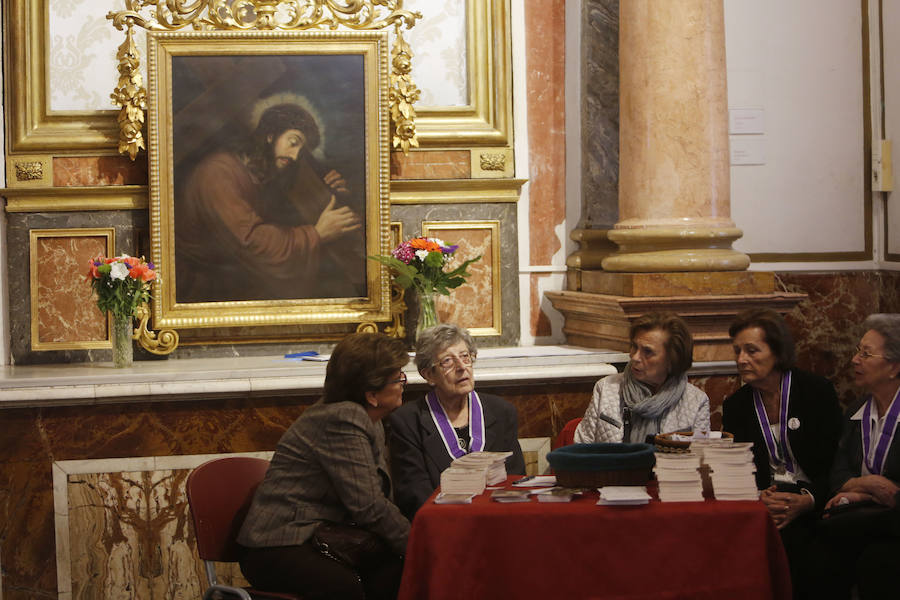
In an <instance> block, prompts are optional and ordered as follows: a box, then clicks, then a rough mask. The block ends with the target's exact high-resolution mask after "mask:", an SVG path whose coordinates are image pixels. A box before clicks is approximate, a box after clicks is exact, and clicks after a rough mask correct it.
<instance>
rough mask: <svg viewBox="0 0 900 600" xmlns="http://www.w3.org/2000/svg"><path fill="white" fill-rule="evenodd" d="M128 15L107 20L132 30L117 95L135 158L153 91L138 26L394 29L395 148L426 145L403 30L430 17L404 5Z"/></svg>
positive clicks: (186, 6) (123, 132) (159, 2)
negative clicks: (145, 77) (147, 84)
mask: <svg viewBox="0 0 900 600" xmlns="http://www.w3.org/2000/svg"><path fill="white" fill-rule="evenodd" d="M125 6H126V9H125V10H120V11H117V12H109V13H107V15H106V18H107V19H110V20H111V21H112V22H113V25H115V27H116V29H118V30H120V31H121V30H122V29H123V28H124V29H126V39H125V42H124V43H123V44H122V45H121V46H120V47H119V51H118V53H117V58H118V60H119V66H118V67H117V68H118V71H119V83H118V85H117V87H116V90H115V92H114V93H113V94H112V99H113V102H114V103H115V104H116V105H117V106H121V107H122V109H121V111H120V112H119V117H118V122H119V152H121V153H122V154H126V153H127V154H128V155H129V156H130V157H131V160H134V158H135V156H137V153H138V150H140V149H141V148H144V147H145V145H144V138H143V133H142V131H141V128H142V126H143V122H144V113H143V111H144V110H145V108H146V95H147V92H146V89H145V88H144V86H143V82H142V81H141V76H140V73H139V72H138V70H137V69H138V66H139V64H140V52H139V50H138V49H137V46H136V45H135V44H134V41H133V36H132V28H133V27H134V26H138V27H142V28H144V29H147V30H150V31H166V30H167V31H175V30H178V29H183V28H185V27H188V26H190V27H191V28H192V29H194V30H195V31H211V30H243V29H258V30H270V29H280V30H296V31H302V30H310V29H337V28H338V27H346V28H349V29H355V30H378V29H386V28H388V27H394V32H395V35H396V39H395V41H394V47H393V50H392V51H391V55H392V60H391V65H392V69H391V88H390V105H391V119H392V120H393V123H394V129H393V135H392V138H393V139H392V145H393V147H394V148H400V149H401V150H403V152H404V153H408V152H409V148H410V146H413V147H418V145H419V142H418V139H417V137H416V125H415V116H416V111H415V108H413V103H415V101H416V100H418V98H419V94H420V91H419V88H417V87H416V85H415V84H414V83H413V82H412V77H411V72H412V67H411V62H410V59H411V57H412V51H411V50H410V47H409V44H407V43H406V40H404V39H403V35H402V33H401V29H402V28H403V27H405V28H406V29H410V28H412V27H413V25H415V23H416V20H417V19H421V18H422V14H421V13H419V12H416V11H409V10H404V8H403V0H344V1H343V2H339V1H337V0H125Z"/></svg>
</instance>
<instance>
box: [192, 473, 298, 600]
mask: <svg viewBox="0 0 900 600" xmlns="http://www.w3.org/2000/svg"><path fill="white" fill-rule="evenodd" d="M268 468H269V461H267V460H265V459H263V458H251V457H248V456H231V457H226V458H215V459H213V460H210V461H208V462H205V463H203V464H202V465H200V466H199V467H197V468H196V469H194V470H193V471H191V474H190V475H189V476H188V480H187V485H186V489H187V497H188V505H190V507H191V516H192V517H193V521H194V532H195V534H196V536H197V554H199V555H200V558H201V559H202V560H203V562H204V566H205V567H206V578H207V579H209V587H208V588H207V589H206V592H205V593H204V594H203V600H213V599H219V598H222V599H225V598H239V599H240V600H276V599H277V600H300V596H297V595H296V594H281V593H277V592H262V591H259V590H254V589H253V588H238V587H233V586H230V585H223V584H220V583H218V581H217V579H216V566H215V562H237V560H238V557H239V555H238V551H239V546H238V544H237V542H236V541H235V540H236V538H237V535H238V532H239V531H240V530H241V525H242V524H243V522H244V517H246V516H247V510H248V509H249V508H250V502H251V500H253V493H254V492H255V491H256V488H257V486H258V485H259V483H260V482H261V481H262V480H263V477H265V475H266V470H267V469H268Z"/></svg>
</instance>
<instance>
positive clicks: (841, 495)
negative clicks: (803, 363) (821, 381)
mask: <svg viewBox="0 0 900 600" xmlns="http://www.w3.org/2000/svg"><path fill="white" fill-rule="evenodd" d="M863 328H864V330H865V334H864V335H863V336H862V339H861V340H860V342H859V346H857V348H856V353H855V354H854V355H853V359H852V360H851V364H852V366H853V380H854V383H855V384H856V385H858V386H859V387H861V388H863V389H864V390H865V391H866V392H867V394H866V396H865V397H864V398H863V399H862V400H861V401H860V402H858V403H857V404H855V405H854V406H851V407H850V409H849V410H848V411H847V415H848V416H847V418H846V420H845V422H844V433H843V436H842V437H841V442H840V446H839V447H838V451H837V456H836V457H835V462H834V468H833V470H832V473H831V483H832V485H833V489H835V490H837V491H836V493H835V494H834V496H833V497H832V498H831V499H830V500H829V501H828V504H827V505H826V508H827V509H830V511H835V512H837V511H838V510H842V511H843V512H845V513H846V515H841V516H838V515H837V514H835V515H833V516H829V519H835V520H842V519H846V518H848V517H849V518H850V519H851V520H852V522H853V527H852V531H851V532H850V533H851V534H852V539H841V537H835V536H834V535H828V531H829V524H828V523H826V522H823V524H822V525H823V536H822V539H821V540H820V542H821V544H822V545H823V547H822V548H819V549H818V550H819V551H818V552H817V556H818V559H819V561H820V566H821V571H820V572H819V573H817V574H816V575H817V577H816V578H815V579H816V580H817V581H819V582H821V585H822V593H827V594H828V597H829V598H849V597H850V590H851V587H852V586H853V585H854V584H855V585H856V588H857V593H858V595H859V597H860V598H863V599H866V598H889V597H896V596H897V594H898V589H900V587H898V585H897V576H896V569H897V567H898V565H900V433H898V420H900V314H874V315H870V316H869V317H868V318H867V319H866V321H865V323H864V324H863ZM844 507H846V509H845V508H844ZM857 507H859V508H860V509H861V510H860V509H857ZM857 515H858V516H857ZM831 529H832V530H833V528H831Z"/></svg>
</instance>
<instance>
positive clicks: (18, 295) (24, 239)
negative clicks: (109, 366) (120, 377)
mask: <svg viewBox="0 0 900 600" xmlns="http://www.w3.org/2000/svg"><path fill="white" fill-rule="evenodd" d="M6 217H7V225H6V234H7V244H6V254H7V275H8V277H7V285H8V288H9V313H8V314H9V331H10V343H9V348H10V354H11V356H12V362H13V363H14V364H35V363H70V362H86V361H110V360H112V355H111V350H107V349H87V350H46V351H44V350H40V351H34V350H32V348H31V346H32V343H31V281H30V273H29V269H27V268H23V265H28V264H29V258H30V257H29V252H30V232H31V230H32V229H89V228H109V227H113V228H114V229H115V231H116V248H115V252H116V254H134V255H140V254H144V255H147V256H149V254H150V252H149V247H148V245H149V244H148V240H149V235H148V232H149V227H148V215H147V212H146V211H108V212H107V211H85V212H53V213H9V214H7V215H6ZM81 244H82V242H78V243H77V244H76V245H73V246H72V248H71V251H72V253H73V258H72V260H74V261H75V262H74V263H72V264H73V267H72V269H71V270H65V271H62V270H58V266H54V265H52V264H47V262H48V261H44V262H42V267H43V266H49V267H50V268H51V269H54V270H55V272H57V273H58V276H59V280H58V281H56V282H54V283H53V285H47V286H46V288H45V291H46V292H47V293H46V294H43V293H41V297H40V301H41V304H42V306H43V307H44V308H45V310H46V311H50V310H51V308H50V307H56V308H54V309H53V310H57V309H61V307H65V306H66V304H67V303H71V302H72V295H71V291H72V290H76V289H81V290H82V291H81V292H79V293H81V294H84V293H87V294H90V285H89V284H88V283H87V281H86V280H85V279H84V273H85V272H86V269H85V268H84V265H85V264H86V262H87V259H86V258H85V259H84V262H80V261H81V260H82V259H83V258H84V257H83V256H82V255H81V253H82V252H87V249H86V248H83V247H82V246H81ZM56 250H59V251H62V249H54V251H56ZM48 251H49V248H48ZM104 251H105V249H104ZM76 254H77V255H78V256H74V255H76ZM49 256H51V257H52V260H56V259H58V258H59V257H58V256H56V255H49ZM67 260H68V259H67ZM39 271H40V269H39ZM90 304H92V301H91V302H86V303H85V305H84V306H81V307H77V308H72V311H73V312H72V316H73V318H75V319H76V322H75V323H73V324H60V325H59V327H58V331H57V332H56V333H54V334H52V335H60V336H62V337H64V338H73V337H74V338H75V339H84V337H83V335H84V333H83V331H84V330H85V329H87V330H88V331H90V332H92V333H91V334H90V335H92V336H93V335H96V331H97V330H98V329H97V328H99V327H104V328H105V327H106V322H105V320H104V319H103V318H102V316H100V313H99V312H96V310H95V317H96V318H97V319H99V324H98V323H94V322H92V320H91V318H90V316H89V311H88V314H86V313H85V311H87V310H88V308H89V305H90ZM65 310H68V309H65ZM46 324H49V319H48V320H47V321H46ZM77 328H80V329H81V330H82V331H81V332H79V331H76V329H77Z"/></svg>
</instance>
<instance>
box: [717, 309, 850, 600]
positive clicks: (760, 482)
mask: <svg viewBox="0 0 900 600" xmlns="http://www.w3.org/2000/svg"><path fill="white" fill-rule="evenodd" d="M728 334H729V335H730V336H731V343H732V346H733V348H734V359H735V362H736V364H737V369H738V374H739V375H740V376H741V380H742V381H743V382H744V385H743V386H742V387H741V388H740V389H739V390H738V391H737V392H735V393H734V394H732V395H731V396H729V397H728V398H726V399H725V402H724V403H723V405H722V429H724V430H725V431H728V432H731V433H733V434H734V439H735V441H737V442H753V462H754V463H755V465H756V487H757V488H758V489H760V490H763V492H762V494H761V495H760V499H761V500H762V501H763V503H764V504H765V505H766V508H768V510H769V514H771V515H772V519H773V520H774V521H775V524H776V526H777V527H778V528H779V529H781V539H782V542H784V546H785V549H786V551H787V554H788V559H789V561H790V566H791V574H792V577H793V579H794V580H795V582H796V581H799V580H800V578H801V573H800V570H801V569H802V568H803V565H802V556H803V555H804V554H805V552H806V547H807V545H808V543H809V540H810V536H811V535H812V529H813V526H814V525H815V517H816V516H817V515H818V511H820V510H821V509H822V507H823V506H824V504H825V501H826V500H827V498H828V489H829V487H828V473H829V470H830V469H831V463H832V460H833V459H834V453H835V450H836V449H837V443H838V438H839V437H840V432H841V412H840V407H839V406H838V399H837V393H836V392H835V390H834V386H833V385H832V384H831V383H830V382H829V381H828V380H826V379H824V378H823V377H819V376H818V375H814V374H812V373H808V372H806V371H801V370H800V369H797V368H795V367H794V362H795V360H796V355H795V352H794V339H793V337H792V336H791V332H790V329H788V326H787V323H785V321H784V319H783V318H782V317H781V315H779V314H778V313H777V312H775V311H773V310H766V309H755V310H749V311H745V312H742V313H740V314H739V315H737V317H736V319H735V321H734V322H733V323H732V324H731V327H730V328H729V330H728ZM817 509H818V510H817ZM795 592H796V594H797V597H803V591H802V590H800V589H799V588H798V587H796V586H795Z"/></svg>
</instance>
